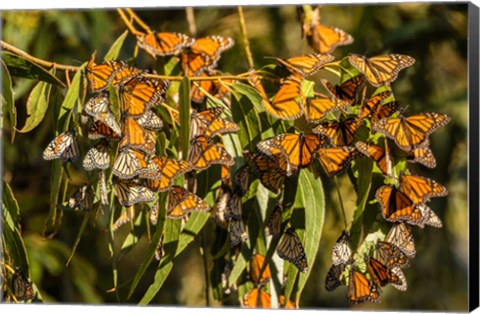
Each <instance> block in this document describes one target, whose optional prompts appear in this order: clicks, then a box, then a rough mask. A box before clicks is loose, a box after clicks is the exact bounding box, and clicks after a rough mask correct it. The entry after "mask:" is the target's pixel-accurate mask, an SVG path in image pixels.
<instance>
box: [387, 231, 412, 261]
mask: <svg viewBox="0 0 480 314" xmlns="http://www.w3.org/2000/svg"><path fill="white" fill-rule="evenodd" d="M385 241H386V242H389V243H392V244H394V245H396V246H397V247H398V248H400V249H401V250H402V251H403V252H404V253H405V254H406V255H407V256H408V257H409V258H414V257H415V254H416V253H417V251H416V249H415V241H414V239H413V234H412V233H411V232H410V229H409V228H408V226H407V225H406V224H405V223H397V224H395V225H394V226H393V227H392V228H391V229H390V231H389V232H388V234H387V236H386V237H385Z"/></svg>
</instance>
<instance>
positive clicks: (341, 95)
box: [320, 76, 365, 107]
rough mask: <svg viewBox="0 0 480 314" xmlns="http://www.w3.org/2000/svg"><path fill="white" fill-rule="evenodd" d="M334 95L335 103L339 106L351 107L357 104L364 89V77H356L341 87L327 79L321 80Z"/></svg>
mask: <svg viewBox="0 0 480 314" xmlns="http://www.w3.org/2000/svg"><path fill="white" fill-rule="evenodd" d="M320 81H321V82H322V84H323V86H325V88H326V89H327V90H328V92H329V93H330V95H332V98H333V102H334V103H335V104H337V105H338V106H342V107H343V106H349V105H353V104H354V103H355V100H356V98H357V93H358V92H359V91H360V90H361V89H362V88H363V87H364V85H365V79H364V78H363V77H362V76H355V77H352V78H351V79H349V80H347V81H345V82H343V83H342V84H340V85H333V84H332V83H330V82H329V81H327V80H326V79H321V80H320Z"/></svg>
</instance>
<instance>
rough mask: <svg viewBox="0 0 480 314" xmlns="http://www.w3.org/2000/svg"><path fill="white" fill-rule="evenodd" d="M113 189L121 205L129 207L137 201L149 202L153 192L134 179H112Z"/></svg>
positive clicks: (153, 195)
mask: <svg viewBox="0 0 480 314" xmlns="http://www.w3.org/2000/svg"><path fill="white" fill-rule="evenodd" d="M113 190H114V193H115V195H116V196H117V198H118V201H119V202H120V204H121V205H122V206H125V207H129V206H132V205H134V204H137V203H143V202H151V201H153V200H154V199H155V194H153V192H152V191H150V190H149V189H147V188H146V187H145V186H142V185H139V184H138V182H136V181H125V180H120V179H117V177H114V179H113Z"/></svg>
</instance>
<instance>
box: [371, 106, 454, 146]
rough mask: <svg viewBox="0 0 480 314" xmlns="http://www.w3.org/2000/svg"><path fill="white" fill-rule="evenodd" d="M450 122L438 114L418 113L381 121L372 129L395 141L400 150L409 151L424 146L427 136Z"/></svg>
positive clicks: (447, 117)
mask: <svg viewBox="0 0 480 314" xmlns="http://www.w3.org/2000/svg"><path fill="white" fill-rule="evenodd" d="M448 122H450V117H449V116H447V115H446V114H440V113H433V112H432V113H420V114H417V115H413V116H409V117H404V116H403V115H400V116H399V117H398V118H387V119H381V120H379V121H378V123H376V124H375V125H374V126H373V129H374V130H375V131H377V132H380V133H382V134H384V135H386V136H388V137H390V138H391V139H393V140H394V141H395V143H396V144H397V145H398V147H400V148H401V149H403V150H405V151H411V150H413V149H415V148H418V147H420V146H423V145H424V142H425V141H426V140H427V139H428V136H429V135H430V134H432V133H433V132H434V131H435V130H436V129H438V128H439V127H442V126H444V125H446V124H447V123H448Z"/></svg>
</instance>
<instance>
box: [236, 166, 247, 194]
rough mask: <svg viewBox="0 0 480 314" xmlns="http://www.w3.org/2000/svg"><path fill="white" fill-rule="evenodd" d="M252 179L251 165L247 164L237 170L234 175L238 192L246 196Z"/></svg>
mask: <svg viewBox="0 0 480 314" xmlns="http://www.w3.org/2000/svg"><path fill="white" fill-rule="evenodd" d="M249 179H250V167H249V166H248V165H247V164H245V165H243V166H241V167H240V168H238V169H237V171H235V174H234V176H233V183H234V184H235V191H236V193H237V194H239V195H241V196H244V195H245V194H247V192H248V187H249Z"/></svg>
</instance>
